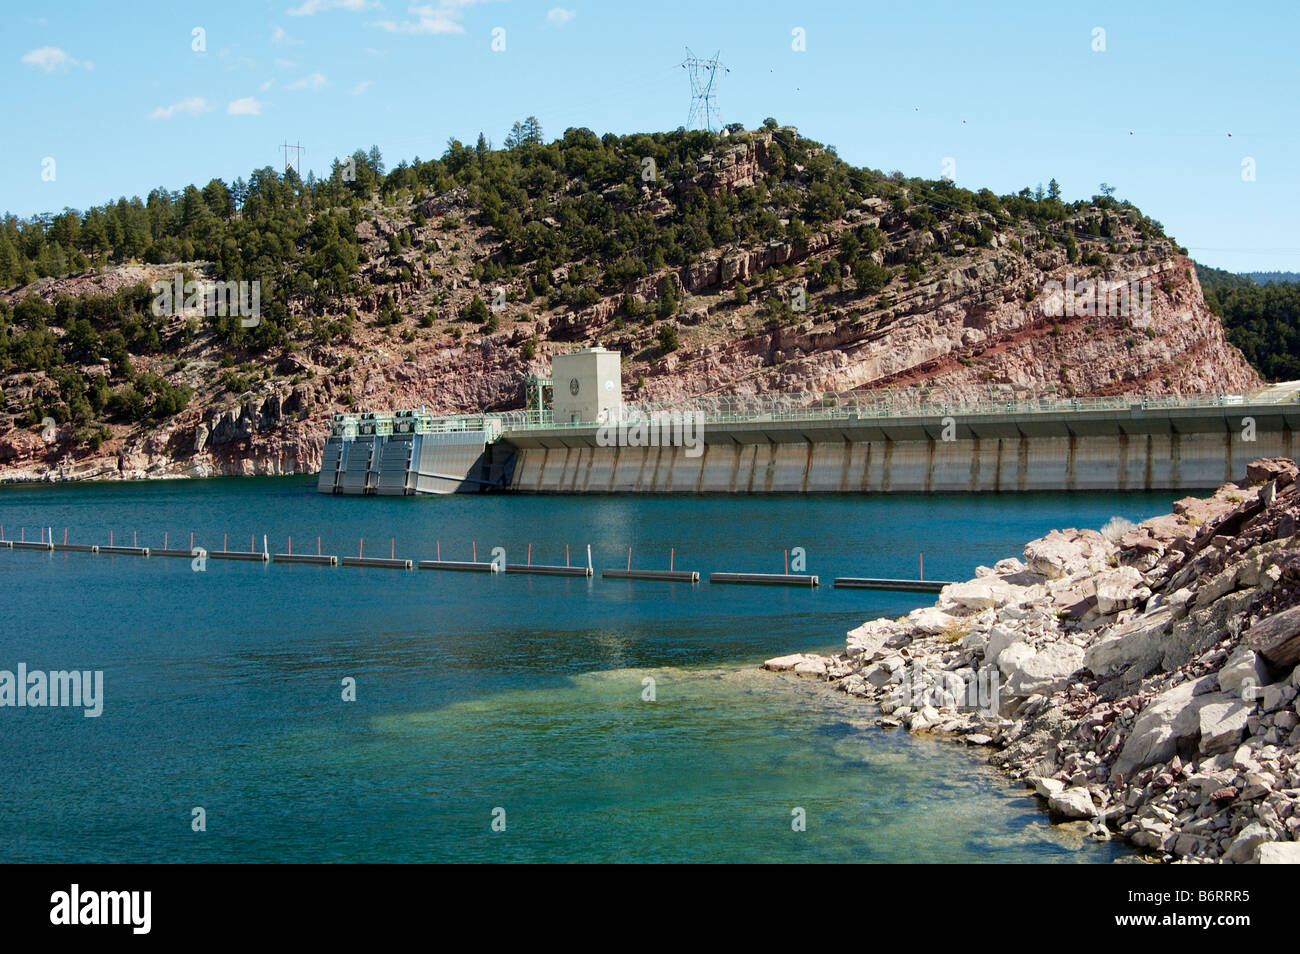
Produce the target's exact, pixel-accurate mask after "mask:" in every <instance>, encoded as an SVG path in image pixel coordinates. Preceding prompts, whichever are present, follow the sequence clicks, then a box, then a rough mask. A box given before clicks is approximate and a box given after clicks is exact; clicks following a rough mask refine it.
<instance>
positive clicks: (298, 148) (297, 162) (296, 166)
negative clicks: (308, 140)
mask: <svg viewBox="0 0 1300 954" xmlns="http://www.w3.org/2000/svg"><path fill="white" fill-rule="evenodd" d="M280 148H281V149H283V150H284V174H285V175H288V174H289V169H290V168H292V169H293V171H294V172H297V173H298V174H299V175H301V174H302V172H301V165H302V154H303V153H304V152H306V150H305V149H303V148H302V142H301V140H300V141H299V142H298V143H297V144H296V145H293V146H291V145H289V143H288V141H287V140H286V141H285V142H282V143H280ZM290 149H292V150H294V151H295V153H296V156H297V158H295V159H294V160H293V162H290V161H289V150H290Z"/></svg>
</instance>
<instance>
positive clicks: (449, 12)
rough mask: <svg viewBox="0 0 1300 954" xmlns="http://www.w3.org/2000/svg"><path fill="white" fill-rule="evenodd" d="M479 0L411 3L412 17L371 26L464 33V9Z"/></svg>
mask: <svg viewBox="0 0 1300 954" xmlns="http://www.w3.org/2000/svg"><path fill="white" fill-rule="evenodd" d="M309 2H310V0H309ZM479 2H480V0H438V2H437V3H420V4H412V5H411V7H410V10H409V13H410V15H411V16H412V17H413V18H414V19H411V20H402V21H401V22H397V21H395V20H377V21H375V23H373V24H372V26H377V27H379V29H381V30H384V31H386V32H388V33H411V34H418V33H424V34H439V33H464V32H465V28H464V27H463V26H461V23H460V21H461V18H462V17H463V16H464V14H465V9H466V8H467V7H472V6H474V4H476V3H479Z"/></svg>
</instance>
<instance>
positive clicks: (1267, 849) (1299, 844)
mask: <svg viewBox="0 0 1300 954" xmlns="http://www.w3.org/2000/svg"><path fill="white" fill-rule="evenodd" d="M1255 862H1256V863H1257V864H1261V865H1300V841H1265V842H1261V843H1260V844H1258V845H1256V846H1255Z"/></svg>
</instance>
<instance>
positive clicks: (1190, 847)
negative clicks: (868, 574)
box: [771, 460, 1300, 864]
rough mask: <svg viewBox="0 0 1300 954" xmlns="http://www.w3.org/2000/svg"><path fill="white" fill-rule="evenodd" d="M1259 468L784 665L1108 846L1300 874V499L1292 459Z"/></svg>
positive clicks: (1085, 533)
mask: <svg viewBox="0 0 1300 954" xmlns="http://www.w3.org/2000/svg"><path fill="white" fill-rule="evenodd" d="M1249 474H1250V477H1251V479H1252V480H1253V483H1250V482H1248V483H1243V484H1241V485H1237V484H1226V485H1224V486H1223V487H1221V488H1220V489H1219V490H1218V491H1217V492H1216V493H1215V494H1214V495H1213V496H1212V497H1210V498H1208V499H1193V498H1188V499H1186V500H1181V501H1179V502H1178V503H1177V504H1176V505H1175V507H1174V513H1173V514H1169V515H1165V516H1161V517H1155V518H1153V519H1151V520H1148V521H1146V522H1144V523H1142V524H1140V525H1138V526H1136V527H1132V528H1131V529H1129V530H1128V531H1127V532H1124V533H1123V534H1122V536H1120V537H1119V539H1118V540H1117V541H1112V540H1111V539H1108V538H1107V537H1105V536H1103V535H1102V534H1100V533H1096V532H1094V531H1090V530H1082V531H1080V530H1065V531H1053V532H1052V533H1050V534H1049V535H1048V536H1046V537H1043V538H1042V539H1039V540H1035V541H1031V542H1030V543H1029V544H1027V545H1026V546H1025V548H1024V553H1023V557H1024V562H1022V561H1021V560H1018V559H1014V558H1012V559H1007V560H1003V561H1001V562H1000V563H998V564H997V565H996V566H994V567H992V568H988V567H980V568H979V569H978V570H977V576H976V578H975V579H974V580H971V581H969V582H966V583H959V584H955V585H950V586H948V587H945V588H944V590H943V591H942V592H941V593H940V595H939V599H938V602H937V603H936V604H935V605H934V606H931V607H925V608H922V609H918V610H915V611H914V612H912V613H911V614H909V615H908V616H907V617H905V618H902V619H899V620H875V621H872V622H869V623H865V624H863V625H862V626H860V627H858V628H857V629H855V630H853V631H852V632H850V633H849V638H848V643H847V647H846V651H845V652H844V653H843V654H840V655H838V656H833V657H828V658H824V659H820V660H818V659H815V658H810V657H809V656H808V655H806V654H805V655H801V656H799V657H798V663H797V665H781V666H777V665H772V666H771V668H785V669H794V670H795V671H796V672H798V673H800V674H801V675H808V676H811V677H816V678H821V679H829V680H832V681H834V682H835V683H836V685H837V687H838V688H839V689H841V690H843V691H844V692H847V693H850V694H852V695H854V696H858V697H861V698H863V699H864V700H870V701H872V702H874V703H876V704H877V705H878V707H879V709H880V713H881V714H880V717H879V721H880V723H881V724H882V725H885V726H891V727H906V728H908V729H910V730H911V731H913V732H926V733H931V734H940V735H944V736H948V737H952V738H954V739H956V740H960V741H964V742H966V743H968V744H977V745H987V746H989V747H990V748H991V749H992V751H991V756H990V760H991V761H992V762H993V763H994V764H995V765H997V766H999V767H1001V768H1002V769H1003V770H1004V771H1006V772H1008V773H1010V774H1011V775H1012V776H1014V777H1016V778H1019V779H1022V780H1024V782H1025V783H1026V784H1027V785H1028V786H1030V787H1031V788H1033V789H1034V790H1035V791H1036V792H1037V793H1038V794H1039V795H1040V796H1042V797H1043V799H1044V805H1045V807H1046V808H1047V810H1048V811H1049V812H1050V813H1051V814H1052V815H1053V816H1056V817H1058V818H1062V819H1087V820H1088V821H1089V823H1090V825H1091V832H1092V835H1093V836H1094V837H1096V838H1100V839H1105V838H1109V837H1112V836H1119V837H1123V838H1126V839H1128V840H1129V841H1131V842H1132V843H1133V844H1134V845H1136V846H1138V847H1140V848H1142V849H1144V850H1146V851H1149V852H1151V853H1153V854H1155V855H1158V856H1159V857H1161V858H1164V859H1166V860H1184V861H1189V862H1197V861H1217V862H1230V863H1249V862H1260V863H1269V864H1273V863H1290V864H1294V863H1300V844H1298V842H1300V667H1297V665H1296V656H1295V650H1294V645H1295V642H1296V640H1297V634H1300V538H1297V536H1296V531H1297V528H1298V527H1300V488H1298V487H1297V484H1296V477H1297V467H1296V464H1295V463H1294V462H1292V461H1289V460H1263V461H1257V462H1255V463H1254V464H1252V465H1251V467H1250V470H1249ZM940 624H942V625H940ZM774 662H778V661H774Z"/></svg>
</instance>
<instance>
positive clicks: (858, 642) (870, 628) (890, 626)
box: [848, 619, 908, 658]
mask: <svg viewBox="0 0 1300 954" xmlns="http://www.w3.org/2000/svg"><path fill="white" fill-rule="evenodd" d="M907 631H908V628H907V626H906V624H904V623H899V622H896V621H894V620H892V619H873V620H871V621H870V622H868V623H863V624H862V625H861V626H859V627H857V628H856V629H851V630H849V632H848V651H849V653H850V654H851V655H857V654H859V653H862V654H865V655H866V656H867V657H868V658H870V657H872V656H874V655H875V654H876V653H877V652H879V651H880V650H881V649H883V648H884V647H885V644H886V643H888V642H889V641H890V640H893V639H896V638H898V637H900V636H902V635H903V634H905V633H906V632H907Z"/></svg>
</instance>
